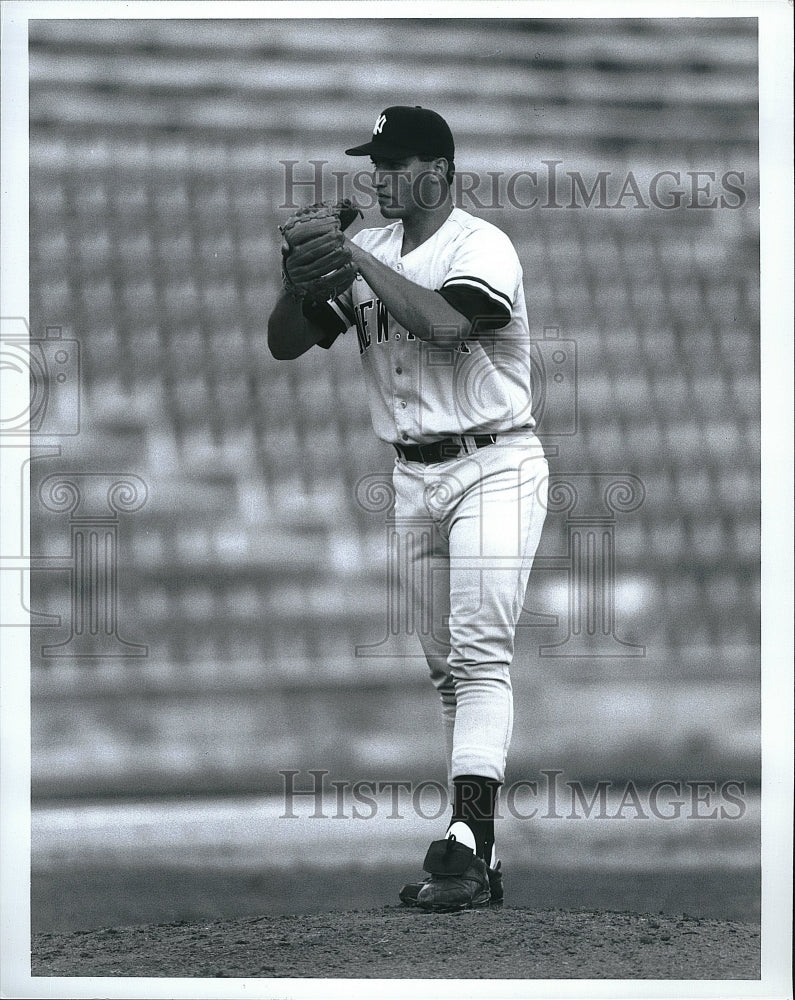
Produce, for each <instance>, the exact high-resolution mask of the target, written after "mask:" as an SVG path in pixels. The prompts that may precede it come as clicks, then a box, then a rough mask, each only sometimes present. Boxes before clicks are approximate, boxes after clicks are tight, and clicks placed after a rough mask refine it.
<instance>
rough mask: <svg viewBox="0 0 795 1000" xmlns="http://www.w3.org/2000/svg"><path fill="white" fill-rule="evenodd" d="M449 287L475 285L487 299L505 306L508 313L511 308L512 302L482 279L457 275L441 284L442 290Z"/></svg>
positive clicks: (470, 275)
mask: <svg viewBox="0 0 795 1000" xmlns="http://www.w3.org/2000/svg"><path fill="white" fill-rule="evenodd" d="M450 285H475V287H477V288H481V289H483V290H484V291H485V292H486V294H487V295H488V296H489V298H492V299H494V300H495V301H497V302H499V303H500V304H501V305H505V306H507V307H508V311H509V312H510V310H511V309H512V308H513V302H512V301H511V299H510V297H509V296H508V295H506V294H505V292H501V291H500V290H499V289H498V288H494V287H493V286H492V285H490V284H489V283H488V281H484V280H483V278H477V277H475V276H474V275H472V274H457V275H455V276H454V277H452V278H448V279H447V281H445V282H443V283H442V288H447V287H449V286H450Z"/></svg>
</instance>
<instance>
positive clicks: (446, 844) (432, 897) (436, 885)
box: [399, 837, 503, 913]
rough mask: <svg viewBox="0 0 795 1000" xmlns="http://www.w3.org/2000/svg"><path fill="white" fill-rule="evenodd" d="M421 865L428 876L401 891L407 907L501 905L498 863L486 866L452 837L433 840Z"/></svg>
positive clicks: (437, 909) (439, 910)
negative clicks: (490, 866) (492, 866)
mask: <svg viewBox="0 0 795 1000" xmlns="http://www.w3.org/2000/svg"><path fill="white" fill-rule="evenodd" d="M423 867H424V868H425V871H427V872H430V875H429V876H428V877H427V878H426V879H425V880H424V881H422V882H410V883H409V884H408V885H404V886H403V888H402V889H401V890H400V894H399V895H400V899H401V901H402V902H403V903H404V904H405V905H406V906H417V907H419V908H420V909H423V910H431V911H433V912H435V913H451V912H455V911H457V910H471V909H479V908H481V907H486V906H490V905H494V906H500V905H501V904H502V900H503V885H502V871H501V870H500V863H499V862H498V863H497V864H496V865H495V866H494V868H489V867H488V865H487V864H486V862H485V861H483V860H482V859H481V858H478V857H477V856H476V855H475V852H474V851H473V850H472V849H471V848H469V847H465V846H464V845H463V844H459V843H458V842H457V840H456V839H455V837H446V838H445V839H444V840H435V841H434V842H433V843H432V844H431V846H430V847H429V848H428V853H427V854H426V856H425V862H424V864H423Z"/></svg>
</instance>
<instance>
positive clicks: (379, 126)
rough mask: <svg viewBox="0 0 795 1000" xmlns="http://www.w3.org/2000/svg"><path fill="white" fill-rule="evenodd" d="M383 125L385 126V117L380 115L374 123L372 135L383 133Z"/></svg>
mask: <svg viewBox="0 0 795 1000" xmlns="http://www.w3.org/2000/svg"><path fill="white" fill-rule="evenodd" d="M384 125H386V115H381V116H380V117H379V119H378V121H377V122H376V123H375V127H374V128H373V135H380V134H381V133H382V132H383V131H384Z"/></svg>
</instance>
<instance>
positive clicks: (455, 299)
mask: <svg viewBox="0 0 795 1000" xmlns="http://www.w3.org/2000/svg"><path fill="white" fill-rule="evenodd" d="M346 153H347V154H349V155H351V156H369V157H370V160H371V161H372V164H373V174H372V179H373V186H374V190H375V193H376V195H377V198H378V204H379V208H380V211H381V214H382V215H383V216H384V218H385V219H387V220H388V224H387V225H385V226H383V227H380V228H375V229H364V230H362V231H360V232H359V233H357V234H356V235H355V236H354V237H353V238H352V239H349V238H348V237H347V236H346V235H345V234H344V232H342V229H343V225H344V224H343V225H340V224H339V220H338V219H336V220H334V224H332V223H325V222H323V221H322V220H320V221H318V220H314V219H311V218H309V219H307V218H304V223H305V227H304V228H306V237H305V238H304V237H302V236H300V235H299V231H300V229H301V226H300V225H296V222H298V223H300V222H301V218H300V216H299V218H298V220H293V223H292V224H291V225H290V226H287V227H283V232H284V234H285V244H284V246H283V255H284V256H283V273H284V278H285V284H286V291H285V292H284V293H283V294H282V295H281V296H280V298H279V300H278V302H277V304H276V306H275V308H274V310H273V312H272V314H271V317H270V319H269V323H268V343H269V346H270V350H271V352H272V354H273V355H274V357H276V358H280V359H287V358H295V357H298V356H299V355H301V354H303V353H304V352H305V351H306V350H308V349H309V348H310V347H312V346H314V345H319V346H320V347H322V348H330V347H331V346H332V344H333V343H335V342H336V340H337V339H338V338H339V337H340V336H341V335H342V334H345V333H346V332H347V331H348V330H352V329H355V331H356V342H357V344H358V350H359V354H360V357H361V363H362V365H363V369H364V378H365V383H366V387H367V396H368V401H369V405H370V412H371V416H372V422H373V427H374V429H375V433H376V434H377V435H378V436H379V437H380V438H381V439H382V440H384V441H386V442H388V443H389V444H391V445H393V446H394V449H395V453H396V455H395V466H394V472H393V485H394V491H395V519H396V525H397V529H398V537H399V539H400V545H401V552H400V564H401V567H402V576H403V577H404V578H403V579H402V580H401V584H402V586H403V587H405V588H406V590H407V592H409V593H410V594H411V605H412V608H413V613H414V616H415V621H416V622H417V623H418V626H419V627H418V631H419V632H420V638H421V642H422V647H423V650H424V653H425V657H426V659H427V662H428V666H429V668H430V675H431V680H432V681H433V684H434V685H435V687H436V689H437V690H438V692H439V695H440V697H441V720H442V726H443V731H444V735H445V746H446V759H447V766H448V779H449V783H450V791H451V802H452V816H451V818H450V822H449V825H448V828H447V831H446V834H445V836H444V837H442V838H441V839H439V840H436V841H434V842H433V843H432V844H431V846H430V847H429V848H428V851H427V854H426V857H425V861H424V864H423V867H424V869H425V871H426V872H427V873H428V874H427V877H426V878H425V879H424V880H423V881H420V882H414V883H410V884H408V885H406V886H404V887H403V889H402V890H401V891H400V894H399V895H400V898H401V900H402V901H403V902H404V903H406V904H408V905H416V906H419V907H422V908H423V909H426V910H435V911H447V910H458V909H468V908H474V907H481V906H487V905H489V904H492V905H493V904H495V903H500V902H501V901H502V898H503V884H502V872H501V868H500V863H499V862H498V861H497V860H496V852H495V847H494V817H495V811H496V803H497V794H498V789H499V787H500V785H501V784H502V782H503V780H504V774H505V761H506V754H507V751H508V746H509V742H510V738H511V730H512V724H513V699H512V690H511V680H510V675H509V667H510V665H511V660H512V657H513V649H514V634H515V629H516V624H517V620H518V618H519V614H520V611H521V608H522V605H523V601H524V594H525V590H526V587H527V582H528V578H529V574H530V569H531V566H532V563H533V558H534V555H535V552H536V548H537V546H538V541H539V537H540V535H541V529H542V526H543V523H544V517H545V513H546V491H547V475H548V474H547V465H546V460H545V458H544V453H543V449H542V447H541V445H540V444H539V442H538V440H537V438H536V437H535V435H534V434H533V427H534V422H533V418H532V416H531V412H530V411H531V398H530V340H529V330H528V322H527V312H526V308H525V299H524V291H523V287H522V268H521V265H520V263H519V259H518V257H517V255H516V251H515V249H514V247H513V245H512V244H511V242H510V240H509V239H508V237H507V236H506V235H505V234H504V233H503V232H502V231H501V230H499V229H498V228H497V227H495V226H494V225H492V224H491V223H489V222H486V221H484V220H481V219H478V218H475V217H473V216H472V215H470V214H468V213H467V212H464V211H462V210H461V209H459V208H456V207H454V205H453V201H452V197H451V184H452V179H453V175H454V156H455V147H454V142H453V136H452V133H451V131H450V128H449V127H448V125H447V123H446V121H445V120H444V119H443V118H442V117H441V116H440V115H438V114H436V113H435V112H433V111H430V110H428V109H426V108H421V107H402V106H398V107H389V108H387V109H386V110H385V111H384V112H382V114H380V115H379V116H378V119H377V121H376V123H375V128H374V129H373V134H372V137H371V139H370V140H369V141H368V142H365V143H364V144H363V145H360V146H354V147H353V148H351V149H348V150H346ZM310 214H311V213H310ZM332 215H333V213H332ZM323 279H328V280H329V282H330V284H325V285H324V284H323ZM313 282H314V284H313ZM329 292H330V294H329Z"/></svg>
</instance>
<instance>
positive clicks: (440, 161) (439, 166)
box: [431, 156, 448, 179]
mask: <svg viewBox="0 0 795 1000" xmlns="http://www.w3.org/2000/svg"><path fill="white" fill-rule="evenodd" d="M431 166H432V168H433V172H434V173H435V174H437V175H438V176H439V177H441V178H442V179H444V178H446V177H447V168H448V163H447V159H446V158H445V157H444V156H437V157H436V159H435V160H433V162H432V163H431Z"/></svg>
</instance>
